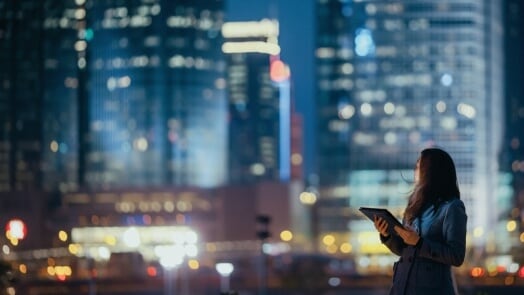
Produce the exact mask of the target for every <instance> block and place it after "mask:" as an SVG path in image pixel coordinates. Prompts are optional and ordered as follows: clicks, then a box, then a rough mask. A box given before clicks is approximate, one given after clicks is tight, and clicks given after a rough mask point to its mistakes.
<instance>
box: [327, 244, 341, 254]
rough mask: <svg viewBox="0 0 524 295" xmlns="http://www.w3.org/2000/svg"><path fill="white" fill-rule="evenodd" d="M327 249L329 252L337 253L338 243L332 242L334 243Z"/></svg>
mask: <svg viewBox="0 0 524 295" xmlns="http://www.w3.org/2000/svg"><path fill="white" fill-rule="evenodd" d="M326 250H327V251H328V253H330V254H335V253H337V250H338V247H337V245H335V244H332V245H329V246H327V247H326Z"/></svg>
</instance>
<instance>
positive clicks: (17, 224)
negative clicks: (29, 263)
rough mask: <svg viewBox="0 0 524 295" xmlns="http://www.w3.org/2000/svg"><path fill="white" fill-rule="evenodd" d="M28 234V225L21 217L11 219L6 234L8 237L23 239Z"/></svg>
mask: <svg viewBox="0 0 524 295" xmlns="http://www.w3.org/2000/svg"><path fill="white" fill-rule="evenodd" d="M26 234H27V227H26V226H25V223H24V222H23V221H22V220H20V219H11V220H9V222H8V223H7V225H6V231H5V235H6V237H7V238H8V239H17V240H22V239H23V238H25V236H26Z"/></svg>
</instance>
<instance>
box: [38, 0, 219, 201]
mask: <svg viewBox="0 0 524 295" xmlns="http://www.w3.org/2000/svg"><path fill="white" fill-rule="evenodd" d="M46 5H48V6H49V9H48V10H46V11H49V13H48V14H47V15H46V19H45V21H44V24H45V25H46V27H45V29H46V33H47V34H48V35H49V39H46V41H45V42H47V43H46V44H47V47H46V48H48V51H47V54H46V55H45V56H44V58H45V73H46V77H48V79H49V82H48V83H46V87H45V94H46V95H45V107H46V108H45V115H44V116H45V120H44V126H45V128H46V130H45V142H44V145H45V146H46V148H48V150H47V151H46V153H45V158H44V160H45V165H44V167H45V169H46V177H47V178H48V179H47V180H49V181H47V182H46V183H49V182H52V183H54V185H55V186H56V188H57V189H59V190H61V191H67V190H71V189H76V188H78V187H85V188H90V189H111V188H119V187H143V186H163V185H188V186H200V187H211V186H216V185H219V184H223V183H224V182H225V180H226V175H227V173H226V163H225V159H226V144H227V142H226V138H227V128H226V114H227V112H226V111H227V110H226V102H225V95H224V87H225V80H224V78H223V76H224V71H225V63H224V61H223V59H222V58H221V56H222V55H221V52H220V45H221V44H222V39H221V35H220V28H221V26H222V19H223V11H222V10H223V1H177V2H173V1H127V2H114V1H109V2H108V1H89V0H88V1H84V0H77V1H65V2H64V1H62V2H60V3H59V4H57V3H56V1H47V2H46ZM76 171H78V172H76ZM75 172H76V173H75Z"/></svg>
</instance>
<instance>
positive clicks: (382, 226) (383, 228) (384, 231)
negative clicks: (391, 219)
mask: <svg viewBox="0 0 524 295" xmlns="http://www.w3.org/2000/svg"><path fill="white" fill-rule="evenodd" d="M373 222H374V223H375V228H376V229H377V231H378V232H379V233H380V234H381V235H382V236H384V237H388V236H389V233H388V223H387V222H386V221H385V220H384V219H382V218H380V217H378V216H375V218H374V219H373Z"/></svg>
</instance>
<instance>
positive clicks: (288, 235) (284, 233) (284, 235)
mask: <svg viewBox="0 0 524 295" xmlns="http://www.w3.org/2000/svg"><path fill="white" fill-rule="evenodd" d="M280 238H281V239H282V241H284V242H289V241H291V240H292V239H293V233H292V232H291V231H289V230H283V231H282V232H281V233H280Z"/></svg>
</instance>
